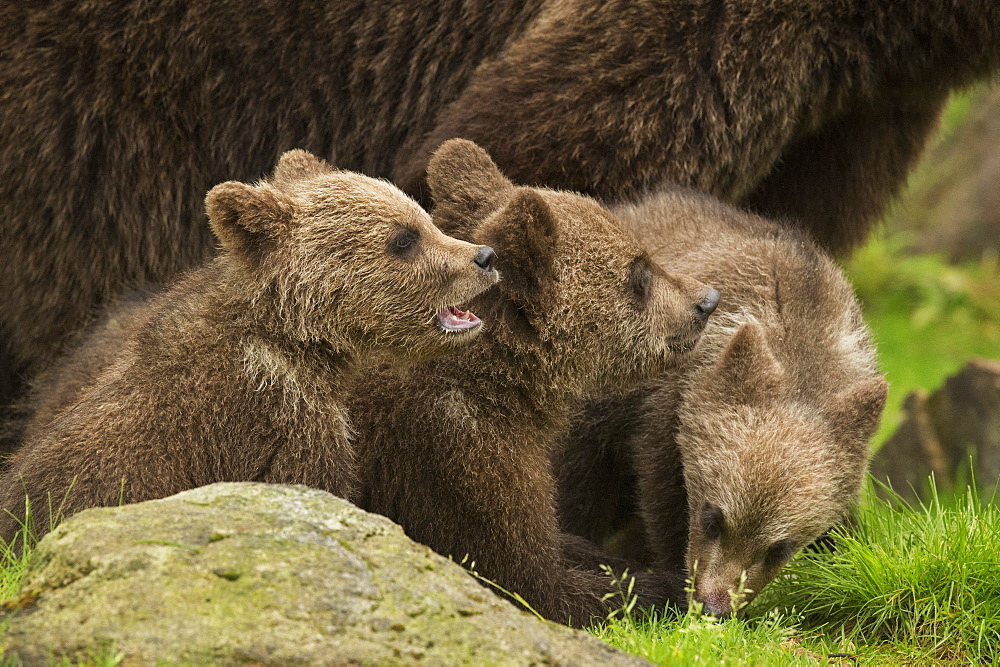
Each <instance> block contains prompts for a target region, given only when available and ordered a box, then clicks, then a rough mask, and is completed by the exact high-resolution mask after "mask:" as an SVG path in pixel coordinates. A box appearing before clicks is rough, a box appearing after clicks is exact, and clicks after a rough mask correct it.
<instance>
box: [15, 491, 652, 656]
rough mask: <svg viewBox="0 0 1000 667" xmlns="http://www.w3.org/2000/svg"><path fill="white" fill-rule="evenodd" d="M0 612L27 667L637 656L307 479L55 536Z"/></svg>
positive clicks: (111, 515) (176, 500)
mask: <svg viewBox="0 0 1000 667" xmlns="http://www.w3.org/2000/svg"><path fill="white" fill-rule="evenodd" d="M7 608H8V609H11V610H13V611H11V612H9V613H8V614H7V615H6V617H5V618H4V619H3V623H4V624H6V625H7V629H6V631H5V633H4V635H3V639H4V646H5V648H6V653H5V655H6V656H8V657H13V656H16V657H17V658H19V659H20V660H22V661H24V662H26V663H36V662H44V661H47V660H51V659H52V658H54V657H62V656H65V657H69V658H70V659H86V658H88V657H91V656H93V655H95V654H97V653H105V654H106V653H107V651H108V650H109V648H108V647H113V649H114V650H115V651H117V652H119V653H120V654H122V655H124V657H125V659H126V661H127V662H133V661H136V662H153V661H166V662H207V661H210V662H227V663H228V662H267V663H271V662H281V663H295V662H335V663H345V662H359V663H380V664H385V663H412V662H416V661H429V662H433V663H448V664H455V663H477V664H478V663H518V664H533V663H556V662H558V663H561V664H572V663H598V662H600V663H638V662H641V661H640V660H639V659H638V658H635V657H634V656H629V655H627V654H624V653H620V652H618V651H615V650H614V649H612V648H610V647H609V646H607V645H605V644H602V643H601V642H599V641H597V640H595V639H593V638H592V637H590V636H588V635H586V634H585V633H582V632H578V631H573V630H570V629H568V628H565V627H562V626H558V625H555V624H552V623H547V622H543V621H539V620H538V619H537V618H535V617H534V616H532V615H530V614H528V613H525V612H522V611H519V610H517V609H515V608H514V607H513V606H512V605H511V604H509V603H507V602H506V601H504V600H501V599H500V598H498V597H496V596H494V595H493V594H492V593H490V592H489V591H488V590H486V589H485V588H483V587H482V586H480V585H479V584H478V583H477V582H476V581H475V580H474V579H473V578H472V577H470V576H469V575H468V573H467V572H465V571H464V570H463V569H462V568H461V567H460V566H459V565H457V564H455V563H453V562H451V561H449V560H447V559H445V558H442V557H441V556H439V555H437V554H436V553H434V552H433V551H431V550H430V549H428V548H427V547H425V546H422V545H419V544H416V543H414V542H412V541H411V540H409V539H408V538H407V537H406V536H405V535H404V534H403V531H402V530H401V529H400V528H399V527H398V526H396V525H395V524H393V523H392V522H390V521H389V520H387V519H385V518H383V517H380V516H376V515H372V514H368V513H366V512H364V511H362V510H360V509H358V508H357V507H355V506H353V505H351V504H350V503H348V502H346V501H344V500H341V499H339V498H336V497H334V496H331V495H329V494H327V493H324V492H321V491H316V490H313V489H308V488H305V487H297V486H273V485H266V484H251V483H240V484H213V485H211V486H207V487H203V488H200V489H195V490H192V491H187V492H184V493H181V494H178V495H176V496H172V497H170V498H166V499H163V500H157V501H152V502H146V503H140V504H136V505H129V506H125V507H119V508H102V509H94V510H88V511H85V512H81V513H80V514H78V515H76V516H74V517H72V518H71V519H69V520H68V521H66V522H65V523H64V524H62V525H61V526H59V527H58V528H57V529H56V530H55V531H53V532H52V533H50V534H49V535H48V536H46V537H45V538H44V539H43V540H42V541H41V542H40V543H39V545H38V547H37V549H36V551H35V553H34V557H33V560H32V562H31V564H30V565H29V571H28V572H27V574H26V576H25V579H24V584H23V587H22V591H21V593H20V594H19V596H18V597H16V598H15V599H14V600H12V601H11V602H10V603H9V604H8V605H7Z"/></svg>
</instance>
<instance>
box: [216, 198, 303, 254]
mask: <svg viewBox="0 0 1000 667" xmlns="http://www.w3.org/2000/svg"><path fill="white" fill-rule="evenodd" d="M205 211H206V213H207V214H208V221H209V223H210V224H211V226H212V231H213V232H215V235H216V236H218V237H219V240H220V241H222V245H223V247H224V248H226V249H227V250H229V251H230V252H234V253H237V254H239V255H242V256H244V257H246V258H249V259H258V258H259V257H260V254H261V253H262V252H264V251H265V250H267V248H269V247H271V245H272V244H273V243H274V241H276V240H277V239H278V238H279V237H280V236H281V235H282V234H283V233H284V232H286V231H287V229H288V227H289V225H290V224H291V221H292V202H291V201H290V200H289V199H288V198H287V197H286V196H285V195H283V194H281V193H280V192H278V191H277V190H275V189H274V188H273V187H271V186H270V185H268V184H266V183H264V184H261V185H247V184H246V183H239V182H237V181H227V182H225V183H220V184H219V185H216V186H215V187H214V188H212V189H211V190H209V192H208V195H207V196H206V197H205Z"/></svg>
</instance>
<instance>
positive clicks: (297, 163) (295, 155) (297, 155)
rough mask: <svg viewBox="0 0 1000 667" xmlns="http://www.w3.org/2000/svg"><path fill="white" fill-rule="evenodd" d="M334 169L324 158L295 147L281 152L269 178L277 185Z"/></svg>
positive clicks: (283, 184) (323, 173)
mask: <svg viewBox="0 0 1000 667" xmlns="http://www.w3.org/2000/svg"><path fill="white" fill-rule="evenodd" d="M335 171H336V170H335V169H334V168H333V167H331V166H330V165H329V164H327V163H326V162H325V161H324V160H322V159H320V158H318V157H316V156H315V155H313V154H312V153H310V152H309V151H304V150H302V149H300V148H296V149H293V150H290V151H285V152H284V153H282V155H281V158H280V159H279V160H278V166H276V167H275V168H274V173H273V174H271V178H270V179H269V180H270V181H271V183H274V184H275V185H276V186H278V187H282V186H285V185H289V184H291V183H294V182H295V181H301V180H304V179H307V178H315V177H317V176H324V175H326V174H332V173H334V172H335Z"/></svg>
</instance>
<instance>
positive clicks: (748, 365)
mask: <svg viewBox="0 0 1000 667" xmlns="http://www.w3.org/2000/svg"><path fill="white" fill-rule="evenodd" d="M715 376H716V378H717V380H718V381H719V383H720V384H721V387H720V389H721V390H722V391H724V392H725V394H726V396H727V397H728V398H729V400H731V401H733V402H734V403H739V404H744V405H758V404H760V403H763V402H766V401H767V400H768V399H769V398H771V397H773V396H774V395H775V394H776V393H777V392H779V391H780V390H781V386H782V383H783V382H784V379H785V372H784V369H783V368H782V367H781V364H780V363H778V360H777V359H775V357H774V353H773V352H771V348H770V346H768V344H767V339H766V336H765V334H764V328H763V327H762V326H761V325H759V324H757V323H755V322H749V323H746V324H743V325H740V328H739V329H737V330H736V333H735V334H733V337H732V338H731V339H730V340H729V343H728V344H727V345H726V348H725V349H724V350H723V351H722V356H721V357H720V358H719V360H718V361H717V362H716V367H715Z"/></svg>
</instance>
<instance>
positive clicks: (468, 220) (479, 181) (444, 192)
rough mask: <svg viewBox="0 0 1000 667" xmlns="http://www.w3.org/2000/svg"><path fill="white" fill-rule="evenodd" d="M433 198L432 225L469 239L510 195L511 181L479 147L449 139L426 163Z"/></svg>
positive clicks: (463, 141)
mask: <svg viewBox="0 0 1000 667" xmlns="http://www.w3.org/2000/svg"><path fill="white" fill-rule="evenodd" d="M427 183H428V185H429V186H430V189H431V197H432V198H433V200H434V208H433V216H434V224H436V225H437V226H438V227H439V228H440V229H441V231H443V232H444V233H445V234H448V235H450V236H454V237H456V238H460V239H462V240H465V241H471V240H472V237H473V236H474V235H475V232H476V228H477V227H478V225H479V223H480V222H482V221H483V220H484V219H485V218H486V217H487V216H488V215H489V214H490V213H492V212H494V211H496V210H497V209H499V208H500V207H501V206H503V204H504V203H505V202H506V201H507V200H508V199H509V198H510V196H511V194H512V192H513V190H514V184H513V183H511V182H510V181H509V180H508V179H507V177H506V176H504V175H503V174H502V173H500V169H499V168H497V166H496V164H494V162H493V160H492V159H490V156H489V155H488V154H487V153H486V151H484V150H483V149H482V148H480V147H479V146H477V145H476V144H474V143H473V142H471V141H468V140H466V139H450V140H448V141H446V142H444V143H443V144H441V146H440V147H439V148H438V149H437V150H436V151H434V154H433V155H431V158H430V161H429V162H428V164H427Z"/></svg>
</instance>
